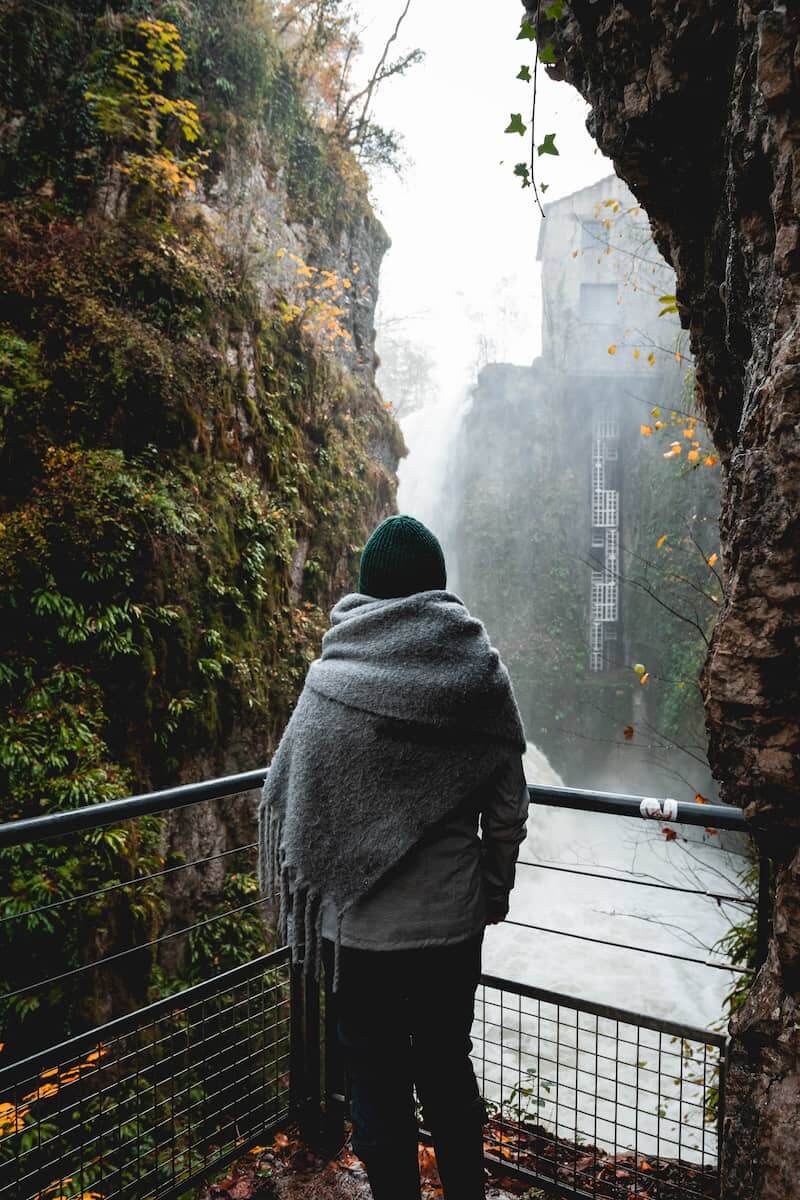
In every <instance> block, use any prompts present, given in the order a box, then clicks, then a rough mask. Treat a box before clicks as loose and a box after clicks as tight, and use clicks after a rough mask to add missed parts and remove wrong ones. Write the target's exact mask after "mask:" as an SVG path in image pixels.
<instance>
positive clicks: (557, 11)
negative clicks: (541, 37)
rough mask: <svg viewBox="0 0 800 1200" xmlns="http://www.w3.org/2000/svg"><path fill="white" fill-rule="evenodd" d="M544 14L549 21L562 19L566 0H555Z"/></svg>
mask: <svg viewBox="0 0 800 1200" xmlns="http://www.w3.org/2000/svg"><path fill="white" fill-rule="evenodd" d="M544 15H545V16H546V17H547V19H548V20H549V21H560V20H561V18H562V17H563V15H564V0H553V3H552V4H548V6H547V8H546V9H545V10H544Z"/></svg>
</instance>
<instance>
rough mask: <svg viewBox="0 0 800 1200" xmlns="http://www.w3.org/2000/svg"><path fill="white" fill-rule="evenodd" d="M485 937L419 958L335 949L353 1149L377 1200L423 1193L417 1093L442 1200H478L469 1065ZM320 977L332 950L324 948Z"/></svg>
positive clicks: (478, 1150) (475, 1107)
mask: <svg viewBox="0 0 800 1200" xmlns="http://www.w3.org/2000/svg"><path fill="white" fill-rule="evenodd" d="M482 943H483V933H480V934H478V935H477V936H475V937H472V938H469V939H468V940H467V941H462V942H457V943H454V944H453V945H449V946H434V947H429V948H426V949H422V950H355V949H352V948H351V947H348V946H342V947H341V951H340V953H341V962H340V978H339V990H338V992H337V994H336V996H335V997H334V1003H335V1010H336V1020H337V1028H338V1033H339V1042H340V1045H341V1048H342V1053H343V1057H344V1062H345V1067H346V1069H347V1074H348V1076H349V1079H350V1111H351V1117H352V1121H353V1150H354V1152H355V1153H356V1154H357V1155H358V1157H359V1158H360V1159H361V1160H362V1161H363V1163H364V1165H365V1167H366V1169H367V1175H368V1177H369V1181H370V1186H371V1188H372V1194H373V1196H374V1198H375V1200H416V1198H417V1197H418V1196H419V1194H420V1183H419V1169H418V1161H417V1121H416V1116H415V1108H414V1087H415V1086H416V1090H417V1095H418V1097H419V1100H420V1103H421V1105H422V1115H423V1120H424V1123H425V1127H426V1128H427V1129H428V1130H430V1133H431V1136H432V1138H433V1144H434V1149H435V1151H436V1161H437V1166H438V1168H439V1175H440V1178H441V1181H442V1186H443V1188H444V1194H445V1197H446V1200H478V1198H480V1200H482V1198H483V1197H484V1195H485V1189H484V1172H483V1126H484V1124H485V1122H486V1109H485V1107H484V1104H483V1101H482V1099H481V1096H480V1092H479V1089H478V1084H477V1081H476V1079H475V1072H474V1070H473V1068H472V1063H471V1061H470V1058H469V1052H470V1050H471V1049H472V1041H471V1040H470V1036H469V1033H470V1029H471V1027H472V1020H473V1015H474V1007H475V989H476V987H477V985H478V980H479V977H480V970H481V947H482ZM322 954H323V960H324V962H325V969H326V971H328V972H330V973H331V977H332V971H333V943H332V942H331V941H329V940H328V939H327V938H325V939H323V942H322Z"/></svg>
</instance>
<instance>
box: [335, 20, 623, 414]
mask: <svg viewBox="0 0 800 1200" xmlns="http://www.w3.org/2000/svg"><path fill="white" fill-rule="evenodd" d="M355 7H356V8H357V10H358V11H359V13H360V14H361V18H362V21H363V25H364V27H365V28H364V34H363V41H364V45H365V60H364V65H365V66H366V65H368V64H370V63H372V62H374V60H375V59H377V57H378V55H379V53H380V51H381V49H382V46H383V43H384V41H385V39H386V37H387V36H388V33H389V32H390V31H391V29H392V27H393V25H394V22H395V20H396V17H397V14H398V13H399V11H400V9H401V0H356V3H355ZM521 13H522V5H521V3H520V2H519V0H493V2H492V0H490V2H489V3H487V2H486V0H412V3H411V8H410V10H409V13H408V16H407V17H406V20H405V22H404V23H403V26H402V29H401V34H400V37H399V38H398V41H397V42H396V43H395V45H394V46H393V47H392V49H393V50H395V49H396V50H398V52H402V51H404V50H408V49H411V48H413V47H415V46H419V47H420V48H421V49H422V50H424V51H425V61H424V62H423V63H422V64H421V65H419V66H416V67H413V68H412V69H411V70H410V71H409V73H408V75H407V76H406V77H405V78H404V79H397V80H390V81H389V82H388V83H386V84H385V85H384V88H383V91H382V92H381V93H380V94H379V95H378V98H377V101H376V104H375V109H374V116H375V118H376V119H377V120H378V121H379V122H380V123H381V124H383V125H385V126H388V127H391V128H394V129H396V130H398V131H399V132H400V133H401V134H402V136H403V138H404V141H405V150H406V153H407V155H408V158H409V160H410V161H409V163H408V164H407V166H406V168H405V170H404V172H403V175H402V177H401V178H398V177H397V176H396V175H394V174H393V173H392V172H389V171H384V172H381V173H380V174H379V175H377V176H376V177H375V179H374V183H373V193H374V200H375V204H376V208H377V211H378V213H379V215H380V217H381V219H382V221H383V223H384V225H385V226H386V229H387V231H388V233H389V236H390V237H391V239H392V247H391V249H390V250H389V252H388V254H387V256H386V259H385V260H384V266H383V271H382V274H381V293H380V306H379V337H380V320H381V319H387V318H389V319H391V318H397V317H406V318H408V321H407V323H406V324H405V325H404V327H403V328H404V332H405V334H406V335H407V336H408V337H410V338H412V339H413V340H415V341H416V342H417V343H419V344H424V345H427V346H428V347H429V348H430V350H431V352H432V357H433V359H434V361H435V363H436V366H437V375H438V377H439V386H440V388H441V390H442V391H444V392H451V391H452V390H453V389H458V390H461V389H463V387H464V386H465V384H468V383H469V382H470V381H471V379H472V376H473V368H474V363H475V360H476V358H477V352H478V341H479V337H480V335H481V334H484V335H486V336H488V337H489V338H491V339H492V340H493V341H494V344H495V349H496V357H497V358H498V359H500V360H505V361H512V362H517V363H528V362H530V361H531V359H533V358H534V357H535V356H536V355H537V354H538V352H539V346H540V331H539V321H540V292H539V271H538V265H537V263H536V258H535V255H536V239H537V235H538V229H539V221H540V217H539V214H538V212H537V210H536V207H535V204H534V201H533V195H532V190H531V189H529V188H526V189H524V190H523V188H522V187H521V186H520V183H519V180H518V179H517V178H515V177H514V175H513V167H514V164H515V163H516V162H519V161H520V160H524V159H526V158H527V156H528V153H529V150H528V137H527V135H526V137H525V138H524V139H523V138H522V137H520V136H519V135H518V134H506V133H504V132H503V130H504V128H505V126H506V125H507V124H508V122H509V118H510V114H511V113H512V112H521V113H522V115H523V120H524V121H525V122H526V124H527V123H528V120H529V113H530V104H531V85H530V84H525V83H522V82H521V81H519V80H517V79H515V75H516V74H517V71H518V70H519V68H520V66H521V65H522V64H523V63H527V64H528V65H529V66H530V67H531V68H532V66H533V53H534V49H533V45H532V43H531V42H528V41H517V40H516V35H517V33H518V31H519V22H520V16H521ZM537 87H538V91H537V115H536V134H537V142H538V141H541V139H542V137H543V135H544V134H545V133H549V132H551V131H555V132H556V145H557V146H558V147H559V149H560V155H559V157H558V158H552V157H547V156H545V157H543V158H541V159H539V160H538V161H539V163H540V164H541V166H540V171H539V174H540V178H541V179H542V180H543V181H544V182H546V183H548V184H549V185H550V187H549V190H548V192H547V195H546V196H545V198H544V199H545V202H547V201H549V200H552V199H556V198H558V197H560V196H563V195H566V194H567V193H569V192H572V191H575V190H576V189H578V188H581V187H585V186H586V185H587V184H589V183H593V182H595V181H596V180H597V179H600V178H602V177H603V176H604V175H607V174H609V172H610V171H611V170H612V166H611V164H610V162H609V161H608V159H606V158H604V157H603V156H602V155H601V154H600V152H599V150H597V148H596V147H595V144H594V142H593V141H592V139H591V138H590V137H589V134H588V133H587V132H586V128H585V120H586V113H587V111H588V109H587V106H586V104H585V103H584V102H583V100H582V99H581V98H580V97H579V96H578V94H577V92H575V91H574V89H573V88H571V87H570V86H569V85H567V84H564V83H554V82H552V81H551V80H550V79H548V77H547V75H546V73H545V72H544V70H542V69H541V68H540V70H539V78H538V84H537ZM378 349H379V350H380V341H379V343H378Z"/></svg>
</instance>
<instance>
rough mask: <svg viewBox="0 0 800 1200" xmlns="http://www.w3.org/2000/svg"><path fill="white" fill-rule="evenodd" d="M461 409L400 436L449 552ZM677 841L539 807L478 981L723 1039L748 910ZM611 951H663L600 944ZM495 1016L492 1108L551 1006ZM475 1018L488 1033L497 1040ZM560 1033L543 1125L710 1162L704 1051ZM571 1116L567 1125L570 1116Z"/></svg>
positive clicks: (458, 403) (652, 1036) (721, 860)
mask: <svg viewBox="0 0 800 1200" xmlns="http://www.w3.org/2000/svg"><path fill="white" fill-rule="evenodd" d="M465 408H466V402H465V401H464V400H463V399H462V398H459V397H458V396H454V397H451V398H450V399H449V400H448V401H446V402H443V403H441V404H440V405H438V406H436V408H434V409H433V410H432V411H429V410H422V411H420V412H417V413H415V414H413V416H412V417H411V418H409V419H408V420H407V422H406V423H405V426H404V433H405V436H406V441H407V443H408V445H409V457H408V459H407V460H406V461H405V462H404V464H403V465H402V468H401V475H400V481H401V486H400V493H399V505H400V510H401V511H403V512H410V513H411V514H412V515H415V516H417V517H419V518H420V519H421V520H423V521H426V522H427V523H429V524H431V525H432V527H433V528H434V529H435V530H436V532H437V533H440V534H441V536H442V541H443V543H444V547H445V553H446V554H447V550H448V541H449V537H448V533H449V530H448V526H447V521H446V510H447V504H446V478H447V450H448V446H449V445H450V444H452V439H453V437H454V434H455V431H456V429H457V426H458V423H459V420H460V418H461V415H462V414H463V412H464V411H465ZM464 599H465V601H466V602H467V603H469V597H467V596H465V597H464ZM475 615H477V616H480V615H481V614H480V613H476V614H475ZM525 770H526V776H527V779H528V782H529V783H540V784H547V783H550V784H561V783H566V784H569V783H570V780H569V778H567V779H566V780H562V779H561V778H560V776H559V775H558V774H557V773H556V772H555V771H554V770H553V768H552V767H551V765H550V763H549V762H548V761H547V758H546V757H545V755H544V754H542V752H541V751H540V750H538V749H537V748H536V747H535V746H533V745H529V747H528V752H527V754H526V757H525ZM620 790H625V789H624V781H620ZM684 832H685V831H681V835H680V836H679V837H678V838H676V839H675V840H672V841H668V840H667V839H665V837H664V836H663V832H662V827H661V825H660V824H659V823H657V822H652V821H643V820H641V819H631V818H620V817H613V816H608V815H605V814H601V813H585V812H578V811H573V810H569V809H560V808H553V807H547V806H544V805H533V806H532V807H531V810H530V814H529V817H528V825H527V837H526V840H525V843H524V844H523V846H522V847H521V850H520V856H519V858H520V861H519V864H518V867H517V880H516V886H515V888H514V891H513V894H512V899H511V909H510V912H509V915H508V921H507V922H506V923H504V924H502V925H499V926H493V927H489V928H488V929H487V933H486V939H485V943H484V959H483V962H484V971H485V972H487V973H489V974H494V975H497V976H501V977H503V978H505V979H510V980H515V981H519V982H523V983H527V984H531V985H534V986H536V987H539V988H545V989H548V990H551V991H555V992H559V993H563V994H566V995H569V996H572V997H578V998H581V999H584V1000H590V1001H594V1002H596V1003H601V1004H605V1005H610V1006H614V1007H616V1008H620V1009H624V1010H625V1011H626V1012H629V1013H634V1014H636V1013H638V1014H643V1015H645V1016H650V1017H656V1018H661V1019H663V1020H668V1021H671V1022H681V1023H685V1024H687V1025H691V1026H693V1027H695V1028H698V1029H708V1028H713V1027H715V1026H716V1027H719V1022H720V1019H721V1015H722V1011H723V1003H724V997H725V993H726V991H727V990H728V988H729V987H730V984H731V978H732V977H731V975H730V973H729V972H728V971H725V970H719V969H716V968H714V967H711V966H707V965H704V964H705V963H706V962H707V961H708V960H714V959H716V961H719V959H718V958H717V956H715V955H714V954H713V953H712V947H713V946H714V943H715V942H716V941H717V940H718V938H719V937H720V936H721V935H722V934H723V933H724V932H725V931H726V930H727V929H728V927H729V925H730V922H731V919H734V918H736V917H738V916H740V914H741V911H742V910H741V908H740V907H738V906H735V905H731V904H728V903H717V902H716V900H715V899H713V898H710V897H708V896H707V895H705V894H702V893H706V892H713V893H725V894H734V895H735V894H736V893H737V891H738V886H737V874H738V871H739V869H740V868H741V865H742V862H741V859H740V858H738V856H736V855H733V854H730V853H727V852H726V851H724V850H722V849H721V848H720V847H719V838H718V837H717V836H716V835H709V834H706V833H703V832H702V831H694V830H692V831H690V832H689V833H688V834H687V836H686V838H684V836H683V834H684ZM583 872H586V873H583ZM597 875H602V876H605V877H606V878H604V879H601V878H597V877H596V876H597ZM612 876H613V877H615V878H609V877H612ZM620 879H622V880H623V882H620V881H619V880H620ZM648 884H660V885H662V886H661V887H652V886H646V885H648ZM663 885H672V886H674V887H676V888H681V889H684V890H682V891H673V890H669V889H667V888H665V887H664V886H663ZM696 893H701V894H696ZM511 922H520V923H523V924H525V925H536V926H540V927H541V929H540V930H532V929H528V928H523V927H522V925H521V924H513V923H511ZM543 929H547V930H553V931H557V932H543V931H542V930H543ZM565 934H574V935H577V936H575V937H567V936H563V935H565ZM590 939H599V940H598V941H594V940H590ZM609 942H613V943H622V944H624V945H626V946H634V947H642V948H645V947H646V948H647V949H649V950H651V951H658V952H660V953H657V954H654V953H644V952H643V950H631V949H620V948H616V947H614V946H610V945H607V944H601V943H609ZM669 955H677V956H681V957H668V956H669ZM687 958H691V959H699V960H701V961H700V962H699V963H698V962H687V961H684V959H687ZM526 1006H527V1007H526ZM492 1011H493V1012H494V1018H496V1016H497V1014H498V1013H499V1009H498V1008H497V1007H496V1006H494V1009H492V1004H491V1002H490V1001H489V1000H488V998H487V1003H486V1006H485V1007H483V1006H480V1005H479V1018H480V1019H479V1020H478V1021H476V1026H475V1029H474V1031H473V1040H474V1042H475V1045H476V1048H477V1053H478V1057H479V1058H481V1059H483V1058H484V1057H485V1058H486V1059H489V1060H492V1059H494V1060H495V1063H494V1069H492V1068H491V1067H490V1069H489V1070H488V1072H487V1077H486V1079H485V1080H484V1086H485V1087H486V1090H487V1094H489V1095H492V1096H493V1097H494V1098H499V1097H500V1095H501V1094H502V1095H505V1096H507V1095H508V1094H509V1090H510V1088H511V1087H512V1086H513V1084H514V1083H516V1082H517V1080H518V1078H519V1068H521V1069H522V1072H523V1074H524V1072H526V1071H529V1070H532V1071H533V1076H534V1077H538V1078H540V1079H541V1080H542V1081H546V1080H547V1078H548V1076H547V1066H546V1059H547V1054H546V1053H545V1055H544V1058H545V1063H543V1062H542V1050H543V1047H545V1049H546V1047H547V1045H548V1044H550V1043H551V1042H552V1039H553V1036H554V1030H555V1029H556V1022H558V1021H559V1020H560V1018H559V1014H558V1013H557V1011H556V1009H555V1007H554V1006H548V1005H541V1004H536V1003H534V1002H532V1001H528V1000H526V1001H525V1002H524V1004H523V1003H522V1002H520V1004H519V1006H518V1012H517V1013H516V1014H515V1013H511V1014H509V1013H506V1014H505V1016H504V1021H503V1022H502V1026H503V1027H502V1028H501V1029H498V1028H497V1022H496V1020H495V1019H494V1018H493V1017H492ZM562 1011H563V1010H562ZM484 1019H487V1020H492V1022H493V1024H492V1030H491V1033H487V1032H486V1030H485V1029H484V1028H483V1026H482V1021H483V1020H484ZM620 1031H621V1032H620ZM557 1034H558V1037H557V1040H558V1041H559V1042H560V1048H559V1051H558V1054H557V1055H556V1057H557V1059H558V1064H557V1066H556V1065H555V1064H553V1065H551V1067H550V1073H551V1076H552V1077H551V1078H550V1081H549V1084H548V1083H545V1082H543V1083H542V1086H541V1089H540V1090H539V1091H538V1093H537V1095H538V1099H537V1097H536V1096H534V1099H533V1100H532V1101H531V1103H533V1104H534V1109H535V1112H536V1113H537V1116H538V1119H541V1120H543V1121H545V1122H546V1123H547V1124H548V1125H549V1126H550V1127H552V1126H553V1125H554V1124H556V1123H557V1124H558V1128H559V1132H560V1133H562V1134H563V1135H564V1136H566V1137H569V1136H572V1137H573V1139H578V1138H582V1139H584V1140H588V1141H590V1142H592V1143H593V1144H596V1145H601V1146H606V1147H607V1148H609V1149H614V1147H615V1144H616V1143H615V1138H616V1137H617V1136H619V1129H618V1125H619V1122H620V1120H623V1124H625V1123H627V1124H628V1126H629V1132H628V1134H627V1141H629V1142H630V1144H633V1142H631V1138H632V1137H635V1142H636V1146H637V1149H638V1151H639V1152H641V1153H659V1152H660V1153H662V1154H665V1155H667V1156H670V1157H680V1156H682V1157H684V1158H687V1157H688V1158H694V1159H698V1160H699V1159H703V1158H707V1157H708V1155H709V1152H710V1151H712V1150H713V1148H714V1137H713V1133H712V1131H711V1130H710V1129H709V1128H708V1127H707V1126H706V1125H705V1123H704V1121H703V1119H702V1117H703V1110H702V1087H703V1082H705V1084H706V1085H709V1084H712V1083H713V1077H712V1076H713V1062H712V1060H711V1058H708V1059H707V1061H705V1062H704V1061H703V1059H704V1057H705V1056H706V1051H704V1050H703V1049H702V1047H699V1048H696V1049H695V1050H694V1051H693V1055H694V1057H693V1058H691V1057H690V1058H687V1057H686V1056H687V1055H689V1053H690V1051H689V1049H688V1048H687V1047H686V1046H685V1045H681V1043H680V1041H677V1042H676V1041H675V1040H674V1039H672V1038H670V1037H668V1036H664V1035H662V1036H660V1035H658V1034H657V1033H652V1032H645V1033H643V1034H639V1035H637V1033H636V1028H635V1026H633V1025H631V1026H627V1025H622V1026H618V1025H617V1023H616V1021H614V1020H604V1019H601V1018H599V1019H596V1018H595V1017H594V1016H591V1017H588V1016H586V1015H584V1016H583V1017H581V1018H580V1019H575V1025H574V1028H573V1029H572V1030H571V1031H568V1030H563V1029H561V1028H560V1027H559V1029H558V1030H557ZM484 1036H485V1039H486V1044H485V1045H484ZM498 1039H499V1041H498ZM618 1039H621V1041H620V1043H619V1044H618ZM500 1046H502V1047H503V1048H502V1050H501V1049H500ZM498 1055H499V1060H498ZM682 1055H683V1071H681V1069H680V1068H681V1061H682V1058H681V1056H682ZM620 1060H621V1065H620ZM500 1062H502V1064H503V1066H502V1068H501V1067H500ZM612 1063H615V1064H616V1065H615V1066H614V1067H613V1070H611V1064H612ZM637 1063H638V1067H637ZM659 1067H660V1071H659V1069H658V1068H659ZM503 1072H505V1077H503V1074H502V1073H503ZM681 1076H682V1078H681ZM703 1076H705V1079H704V1080H703ZM697 1080H700V1082H699V1083H698V1082H697ZM692 1081H695V1082H692ZM648 1082H649V1084H650V1086H648ZM576 1107H577V1108H578V1109H579V1110H580V1113H579V1115H578V1117H577V1118H576V1117H575V1116H574V1115H570V1114H571V1113H572V1112H573V1110H574V1109H575V1108H576ZM659 1110H660V1112H661V1117H662V1120H661V1121H660V1123H659V1122H657V1120H656V1114H657V1113H658V1111H659ZM615 1111H616V1123H615V1119H614V1114H615ZM625 1113H627V1115H628V1120H627V1122H625V1121H624V1119H623V1118H624V1114H625ZM620 1114H623V1116H622V1117H621V1116H620ZM634 1130H635V1133H634V1132H633V1131H634ZM624 1140H626V1135H623V1141H624Z"/></svg>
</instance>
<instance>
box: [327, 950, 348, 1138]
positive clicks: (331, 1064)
mask: <svg viewBox="0 0 800 1200" xmlns="http://www.w3.org/2000/svg"><path fill="white" fill-rule="evenodd" d="M346 1108H347V1099H346V1096H345V1081H344V1059H343V1057H342V1050H341V1046H340V1045H339V1034H338V1030H337V1015H336V997H335V996H334V994H333V980H332V978H331V974H330V972H329V971H325V1123H324V1126H323V1137H324V1145H325V1147H326V1148H327V1149H328V1151H329V1152H330V1153H334V1152H336V1151H338V1150H339V1149H341V1146H342V1144H343V1143H344V1137H345V1131H344V1118H345V1111H346Z"/></svg>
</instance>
